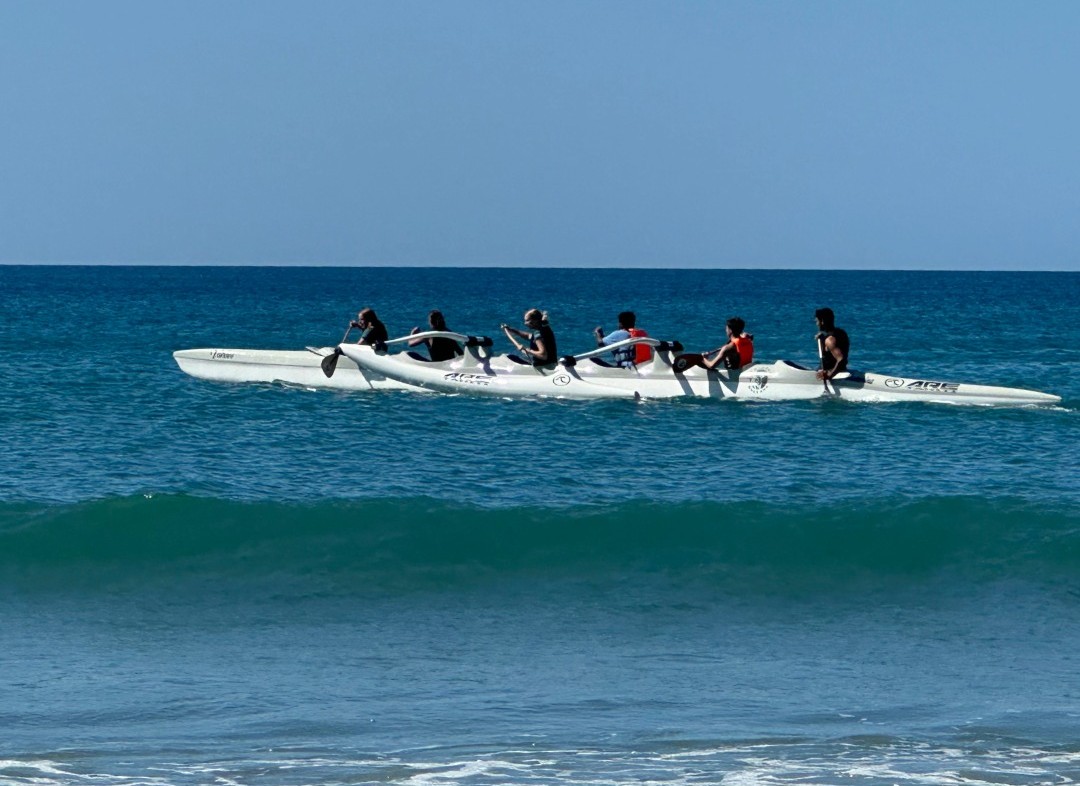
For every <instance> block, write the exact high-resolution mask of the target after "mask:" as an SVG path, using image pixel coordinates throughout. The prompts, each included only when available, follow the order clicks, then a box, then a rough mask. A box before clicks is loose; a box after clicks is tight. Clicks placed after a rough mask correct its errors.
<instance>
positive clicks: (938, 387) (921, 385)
mask: <svg viewBox="0 0 1080 786" xmlns="http://www.w3.org/2000/svg"><path fill="white" fill-rule="evenodd" d="M958 387H960V385H959V384H958V383H956V382H926V381H925V380H921V379H917V380H915V381H914V382H909V383H908V386H907V389H908V390H925V391H926V392H927V393H955V392H956V389H957V388H958Z"/></svg>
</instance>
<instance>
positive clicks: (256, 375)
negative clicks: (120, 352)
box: [173, 347, 416, 390]
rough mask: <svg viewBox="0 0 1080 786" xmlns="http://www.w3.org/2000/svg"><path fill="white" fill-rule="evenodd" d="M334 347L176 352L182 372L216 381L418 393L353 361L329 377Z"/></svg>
mask: <svg viewBox="0 0 1080 786" xmlns="http://www.w3.org/2000/svg"><path fill="white" fill-rule="evenodd" d="M334 349H335V348H334V347H308V348H307V349H301V350H291V349H181V350H178V351H176V352H173V359H174V360H175V361H176V364H177V365H178V366H180V370H181V371H183V372H184V373H186V374H190V375H191V376H193V377H198V378H199V379H209V380H212V381H214V382H276V383H280V384H285V385H294V386H296V387H305V388H334V389H337V390H416V388H415V387H413V386H412V385H407V384H405V383H403V382H398V381H397V380H395V379H388V378H387V377H384V376H383V375H382V374H380V373H378V372H377V371H374V370H372V369H368V368H363V369H362V368H359V367H358V366H357V365H356V364H355V363H353V362H352V361H349V360H346V361H345V362H343V363H340V364H337V368H336V369H335V373H334V374H333V375H332V376H329V377H328V376H327V375H326V374H325V373H324V372H323V364H324V363H326V362H327V358H335V359H336V358H337V357H339V356H338V355H337V354H336V353H335V351H334Z"/></svg>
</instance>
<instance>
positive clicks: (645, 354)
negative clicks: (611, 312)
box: [593, 311, 652, 368]
mask: <svg viewBox="0 0 1080 786" xmlns="http://www.w3.org/2000/svg"><path fill="white" fill-rule="evenodd" d="M635 325H637V315H636V314H634V312H633V311H623V312H622V313H620V314H619V327H618V329H617V330H613V331H612V332H610V333H608V334H607V335H606V336H605V335H604V329H603V328H601V327H598V328H596V330H595V331H593V332H594V333H595V334H596V346H598V347H606V346H608V345H609V344H615V343H617V342H619V341H625V340H626V339H628V338H644V337H647V336H648V335H649V334H648V333H646V332H645V331H644V330H641V329H640V328H638V327H635ZM611 355H612V358H613V359H614V361H615V365H616V366H620V367H621V368H630V367H632V366H636V365H637V364H638V363H648V362H649V361H650V360H652V347H650V346H649V345H648V344H633V345H631V346H628V347H620V348H619V349H615V350H612V352H611Z"/></svg>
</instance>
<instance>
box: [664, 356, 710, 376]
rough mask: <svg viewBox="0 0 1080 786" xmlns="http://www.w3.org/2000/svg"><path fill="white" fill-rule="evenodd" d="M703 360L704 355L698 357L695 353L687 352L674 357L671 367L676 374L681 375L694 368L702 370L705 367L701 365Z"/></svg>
mask: <svg viewBox="0 0 1080 786" xmlns="http://www.w3.org/2000/svg"><path fill="white" fill-rule="evenodd" d="M704 360H705V356H704V355H700V354H698V353H696V352H687V353H686V354H685V355H676V356H675V359H674V360H672V361H671V367H672V368H673V369H674V370H675V373H676V374H681V373H683V372H684V371H687V370H688V369H691V368H693V367H694V366H700V367H701V368H704V367H705V366H704V365H703V363H702V361H704Z"/></svg>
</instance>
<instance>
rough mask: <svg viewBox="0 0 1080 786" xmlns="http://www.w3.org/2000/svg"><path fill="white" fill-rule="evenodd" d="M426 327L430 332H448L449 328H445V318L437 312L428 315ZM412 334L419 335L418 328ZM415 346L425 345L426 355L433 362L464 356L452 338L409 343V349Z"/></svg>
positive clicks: (428, 339) (424, 339)
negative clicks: (428, 327) (427, 326)
mask: <svg viewBox="0 0 1080 786" xmlns="http://www.w3.org/2000/svg"><path fill="white" fill-rule="evenodd" d="M428 325H429V326H430V328H431V330H441V331H444V332H446V331H449V330H450V328H448V327H447V326H446V318H445V317H443V314H442V312H441V311H439V310H437V309H436V310H435V311H432V312H431V313H430V314H428ZM412 332H413V333H419V332H420V328H418V327H414V328H413V329H412ZM417 344H427V348H428V354H429V355H430V356H431V359H432V360H433V361H440V360H453V359H454V358H455V357H457V356H458V355H463V354H465V353H464V352H463V351H462V349H461V345H460V344H458V343H457V342H456V341H454V339H452V338H445V337H443V336H436V337H435V338H418V339H415V340H414V341H410V342H409V346H410V347H415V346H416V345H417Z"/></svg>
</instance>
